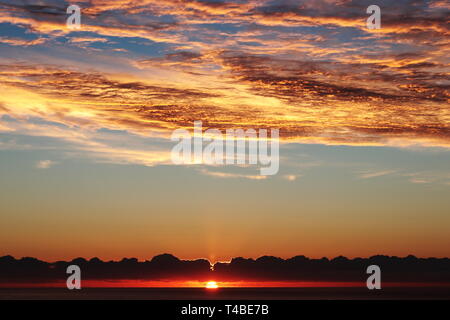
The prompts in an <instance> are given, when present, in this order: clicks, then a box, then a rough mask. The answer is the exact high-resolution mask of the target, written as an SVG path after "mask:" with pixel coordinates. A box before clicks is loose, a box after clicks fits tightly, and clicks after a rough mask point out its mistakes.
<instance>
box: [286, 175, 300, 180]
mask: <svg viewBox="0 0 450 320" xmlns="http://www.w3.org/2000/svg"><path fill="white" fill-rule="evenodd" d="M299 177H300V176H299V175H295V174H287V175H284V176H283V179H285V180H287V181H295V180H297V178H299Z"/></svg>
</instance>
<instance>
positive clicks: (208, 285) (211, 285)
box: [206, 281, 219, 289]
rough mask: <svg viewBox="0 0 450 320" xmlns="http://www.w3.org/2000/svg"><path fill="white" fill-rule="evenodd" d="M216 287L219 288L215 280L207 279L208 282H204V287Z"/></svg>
mask: <svg viewBox="0 0 450 320" xmlns="http://www.w3.org/2000/svg"><path fill="white" fill-rule="evenodd" d="M217 288H219V286H218V285H217V282H215V281H209V282H208V283H206V289H217Z"/></svg>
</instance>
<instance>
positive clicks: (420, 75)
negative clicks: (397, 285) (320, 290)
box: [0, 0, 450, 262]
mask: <svg viewBox="0 0 450 320" xmlns="http://www.w3.org/2000/svg"><path fill="white" fill-rule="evenodd" d="M70 4H77V5H79V6H80V7H81V10H82V11H81V26H80V29H77V30H72V29H69V28H68V27H67V25H66V20H67V18H68V17H69V15H68V14H66V9H67V7H68V6H69V5H70ZM372 4H377V5H378V6H379V7H380V8H381V28H380V29H376V30H370V29H368V28H367V25H366V20H367V18H368V17H369V15H368V14H367V13H366V9H367V7H368V6H369V5H372ZM449 10H450V6H449V4H448V2H447V1H442V0H434V1H431V0H430V1H424V0H420V1H418V0H399V1H395V3H393V1H382V0H377V1H373V0H370V1H368V0H367V1H366V0H358V1H356V0H355V1H352V0H316V1H303V0H292V1H290V0H286V1H281V0H272V1H268V0H250V1H239V0H237V1H206V0H205V1H200V0H197V1H194V0H185V1H180V0H165V1H156V0H142V1H131V0H117V1H107V0H91V1H72V2H70V3H69V2H65V1H50V0H41V1H26V0H23V1H17V0H14V1H13V0H0V87H1V94H0V177H1V179H0V213H1V214H0V243H1V245H0V255H6V254H11V255H13V256H15V257H22V256H32V257H37V258H40V259H43V260H48V261H54V260H58V259H71V258H75V257H79V256H82V257H85V258H91V257H99V258H101V259H121V258H123V257H137V258H139V259H142V260H143V259H149V258H151V257H153V256H154V255H156V254H160V253H164V252H168V253H172V254H174V255H176V256H178V257H180V258H183V259H194V258H207V259H209V260H210V261H212V262H215V261H227V260H229V259H231V258H232V257H237V256H243V257H254V258H255V257H258V256H261V255H264V254H269V255H274V256H280V257H283V258H287V257H291V256H294V255H297V254H303V255H306V256H309V257H313V258H319V257H323V256H326V257H335V256H338V255H345V256H348V257H357V256H361V257H368V256H371V255H375V254H387V255H398V256H406V255H408V254H414V255H417V256H421V257H429V256H436V257H448V256H450V215H449V213H450V197H449V195H450V104H449V83H450V81H449V71H450V67H449V58H448V57H449V56H450V55H449V51H450V45H449V33H450V30H449V23H448V22H449V21H448V20H449V16H450V15H449ZM194 121H202V122H203V127H204V128H205V129H207V128H213V129H219V130H221V131H224V130H225V129H228V128H244V129H249V128H254V129H256V130H257V129H279V130H280V144H281V145H280V170H279V172H278V174H276V175H273V176H261V175H259V167H258V166H230V165H228V166H225V165H224V166H219V165H206V164H195V165H194V164H191V165H175V164H173V162H172V161H171V149H172V147H173V146H174V142H173V141H171V139H170V136H171V134H172V132H173V131H174V130H176V129H180V128H185V129H189V130H192V127H193V123H194Z"/></svg>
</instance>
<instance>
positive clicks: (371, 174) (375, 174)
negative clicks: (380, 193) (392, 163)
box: [359, 170, 396, 179]
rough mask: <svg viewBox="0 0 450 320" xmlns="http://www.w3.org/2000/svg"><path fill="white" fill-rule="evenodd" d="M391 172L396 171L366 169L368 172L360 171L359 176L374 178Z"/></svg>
mask: <svg viewBox="0 0 450 320" xmlns="http://www.w3.org/2000/svg"><path fill="white" fill-rule="evenodd" d="M393 173H396V171H395V170H381V171H368V172H364V173H360V174H359V177H360V178H362V179H370V178H376V177H381V176H386V175H390V174H393Z"/></svg>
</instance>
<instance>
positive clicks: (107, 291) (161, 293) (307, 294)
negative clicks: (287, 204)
mask: <svg viewBox="0 0 450 320" xmlns="http://www.w3.org/2000/svg"><path fill="white" fill-rule="evenodd" d="M0 299H2V300H12V299H20V300H22V299H27V300H29V299H31V300H34V299H37V300H48V299H58V300H77V299H88V300H98V299H102V300H123V299H126V300H215V299H217V300H354V299H369V300H372V299H388V300H395V299H402V300H404V299H407V300H410V299H445V300H450V289H449V288H385V289H381V290H368V289H366V288H220V289H218V290H207V289H203V288H85V289H81V290H72V291H71V290H67V289H61V288H39V289H22V288H21V289H4V288H1V289H0Z"/></svg>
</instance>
